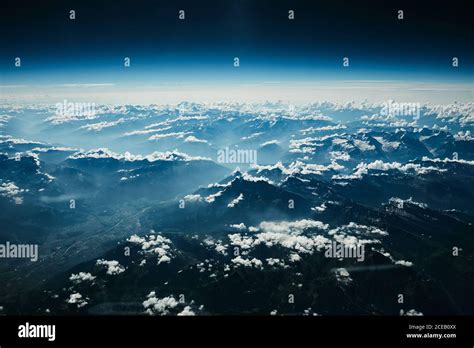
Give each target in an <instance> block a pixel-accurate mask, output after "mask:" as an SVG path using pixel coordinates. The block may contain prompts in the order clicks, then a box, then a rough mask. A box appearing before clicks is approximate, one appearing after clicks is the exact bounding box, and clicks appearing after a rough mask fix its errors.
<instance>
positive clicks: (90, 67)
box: [0, 0, 474, 99]
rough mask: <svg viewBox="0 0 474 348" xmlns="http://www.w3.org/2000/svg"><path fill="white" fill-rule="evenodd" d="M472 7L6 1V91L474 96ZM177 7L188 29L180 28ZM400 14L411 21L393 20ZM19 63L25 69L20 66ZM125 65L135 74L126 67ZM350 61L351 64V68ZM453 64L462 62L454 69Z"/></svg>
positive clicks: (2, 66) (1, 54) (231, 0)
mask: <svg viewBox="0 0 474 348" xmlns="http://www.w3.org/2000/svg"><path fill="white" fill-rule="evenodd" d="M387 3H389V4H387ZM468 4H469V1H467V0H466V1H461V0H452V1H449V2H446V1H416V2H415V1H390V2H388V1H387V2H382V1H376V0H360V1H341V0H334V1H315V0H312V1H301V0H292V1H289V0H271V1H270V0H268V1H267V0H202V1H183V0H179V1H160V0H156V1H151V0H149V1H146V0H134V1H123V0H114V1H104V0H99V1H97V0H96V1H88V0H85V1H84V0H83V1H69V0H60V1H59V0H51V1H47V2H41V4H40V3H39V2H38V1H30V0H29V1H24V0H15V1H11V0H6V1H5V0H3V1H2V3H1V5H0V6H1V9H0V17H1V18H0V19H1V20H0V32H2V33H3V35H2V36H1V39H0V40H1V48H2V49H1V50H0V86H1V87H0V93H2V94H3V96H4V97H6V96H7V95H8V96H11V95H12V94H13V95H15V94H24V95H26V94H35V93H36V94H38V93H44V92H45V91H47V92H48V93H50V94H51V93H58V91H57V90H58V88H59V89H60V91H61V92H63V89H64V86H68V87H67V88H66V89H67V90H68V91H71V90H72V88H73V86H76V87H78V86H82V87H84V86H85V87H91V86H95V87H94V88H99V90H98V92H101V93H114V92H116V93H118V92H119V91H120V92H123V91H124V90H125V91H138V92H137V93H139V90H140V89H144V90H146V91H149V90H150V89H153V90H155V91H156V90H166V91H168V92H169V93H173V92H172V91H173V90H174V89H173V88H175V89H176V88H177V89H180V90H182V89H183V88H193V89H194V90H196V89H203V88H208V87H209V89H208V93H212V89H213V88H214V89H217V90H219V89H220V88H219V87H223V88H229V86H232V87H234V88H235V87H240V89H242V87H245V86H247V87H248V86H249V85H253V86H255V85H260V86H264V87H265V91H266V92H265V93H267V94H270V95H272V93H274V92H275V91H274V89H275V84H279V85H280V89H281V93H282V94H283V96H284V94H285V92H284V88H285V86H289V85H290V84H291V85H292V86H295V85H298V84H307V83H309V82H311V83H314V84H315V86H316V87H318V84H321V83H325V82H330V83H332V84H334V83H339V86H345V85H346V84H345V81H365V82H366V81H379V82H380V81H385V84H384V86H385V87H387V86H388V85H390V83H392V82H393V81H395V82H396V83H399V82H401V81H404V82H409V83H410V82H411V83H425V84H430V86H432V88H435V89H438V90H439V89H440V88H441V89H445V88H446V86H452V85H453V83H454V84H464V86H467V87H466V88H467V89H468V91H467V98H469V97H471V99H472V96H473V95H472V90H471V92H470V93H469V88H472V87H469V85H466V84H470V83H473V82H474V45H473V44H472V41H473V38H474V26H473V25H472V18H471V12H470V11H467V10H466V9H468ZM71 9H73V10H75V12H76V13H75V14H76V19H74V20H70V19H69V11H70V10H71ZM181 9H182V10H184V11H185V19H184V20H179V19H178V11H179V10H181ZM400 9H401V10H403V11H404V13H403V15H404V19H403V20H399V19H398V18H397V16H398V13H397V11H398V10H400ZM289 10H294V11H295V12H294V13H295V19H294V20H289V19H288V11H289ZM15 57H20V58H21V60H22V66H21V67H20V68H18V67H15V66H14V59H15ZM125 57H129V58H130V62H131V66H130V67H127V68H126V67H124V64H123V63H124V58H125ZM235 57H238V58H239V61H240V62H239V63H240V66H239V67H238V68H236V67H234V58H235ZM344 57H347V58H349V67H343V64H342V63H343V58H344ZM453 57H457V58H458V59H459V66H458V67H457V68H453V67H452V58H453ZM391 81H392V82H391ZM365 82H364V83H365ZM440 84H442V85H443V86H440ZM268 85H272V88H270V89H269V88H268ZM318 88H319V87H318ZM137 89H138V90H137ZM375 91H376V89H374V92H375ZM75 92H77V93H79V92H81V93H83V92H84V88H80V89H76V90H75ZM198 92H199V91H198ZM247 92H248V93H247V94H249V93H250V94H253V93H254V91H253V90H252V91H251V92H250V91H247ZM257 93H258V91H257ZM262 93H263V92H262ZM455 93H456V92H455ZM198 94H199V93H198ZM227 94H230V92H229V93H227ZM296 94H298V92H296ZM184 96H185V95H184ZM463 98H464V97H463Z"/></svg>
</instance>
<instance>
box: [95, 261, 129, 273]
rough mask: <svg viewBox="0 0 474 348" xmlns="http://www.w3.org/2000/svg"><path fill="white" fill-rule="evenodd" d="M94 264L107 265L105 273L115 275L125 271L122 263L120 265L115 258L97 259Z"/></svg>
mask: <svg viewBox="0 0 474 348" xmlns="http://www.w3.org/2000/svg"><path fill="white" fill-rule="evenodd" d="M96 265H97V266H105V267H107V274H109V275H117V274H120V273H123V272H125V268H124V267H123V266H122V265H120V264H119V262H118V261H115V260H111V261H107V260H103V259H99V260H97V262H96Z"/></svg>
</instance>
